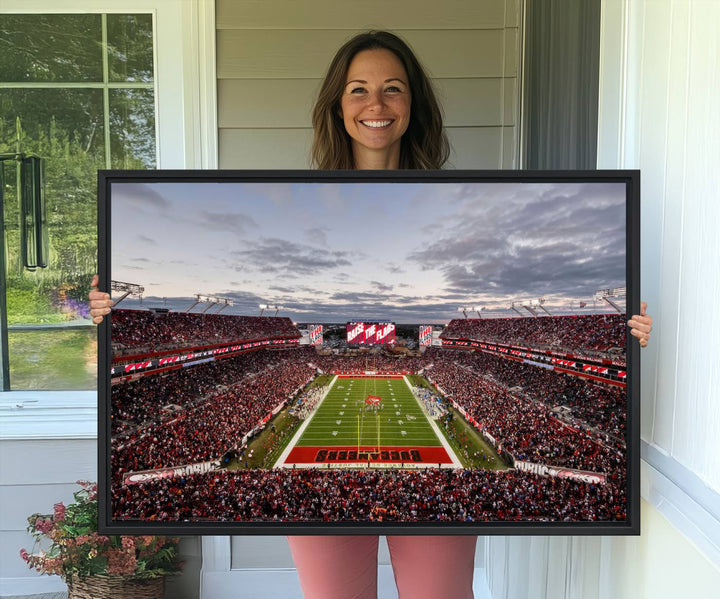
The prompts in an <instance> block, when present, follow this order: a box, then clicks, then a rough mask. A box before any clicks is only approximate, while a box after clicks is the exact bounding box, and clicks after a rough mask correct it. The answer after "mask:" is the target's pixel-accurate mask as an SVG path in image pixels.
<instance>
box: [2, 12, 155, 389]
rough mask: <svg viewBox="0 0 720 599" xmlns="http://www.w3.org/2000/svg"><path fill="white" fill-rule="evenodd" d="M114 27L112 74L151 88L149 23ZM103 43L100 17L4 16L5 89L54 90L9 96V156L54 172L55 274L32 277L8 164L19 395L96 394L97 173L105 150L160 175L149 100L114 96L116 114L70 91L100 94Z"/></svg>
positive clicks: (6, 206) (140, 95)
mask: <svg viewBox="0 0 720 599" xmlns="http://www.w3.org/2000/svg"><path fill="white" fill-rule="evenodd" d="M107 20H108V29H109V33H108V35H109V37H110V38H111V39H112V40H113V41H112V47H111V51H110V53H109V59H110V61H111V62H112V64H113V69H114V73H115V75H116V76H117V74H118V73H121V74H122V78H123V80H126V81H149V82H152V77H153V72H152V65H153V54H152V53H153V40H152V19H151V17H150V15H139V16H137V17H135V16H130V15H109V16H108V17H107ZM3 33H5V34H7V35H3ZM124 37H125V38H127V39H124ZM101 38H102V18H101V15H99V14H98V15H20V16H17V15H3V16H2V17H0V48H2V49H3V50H4V51H6V52H5V54H2V55H0V56H1V58H0V60H1V61H2V64H1V65H0V81H4V82H9V81H13V82H18V81H19V82H21V83H22V82H25V81H27V82H36V81H46V82H53V86H52V87H50V88H46V89H37V88H35V89H21V88H13V89H10V88H5V89H2V92H1V93H0V153H15V152H16V151H18V150H19V151H20V152H22V153H24V154H26V155H28V154H30V155H36V156H40V157H42V158H43V159H44V161H45V168H44V173H45V175H44V189H45V195H44V198H45V205H46V207H47V214H46V220H47V232H48V240H49V260H48V266H47V268H37V269H35V270H28V269H26V268H24V265H23V263H22V253H21V248H20V241H21V235H20V226H19V224H20V214H19V213H20V210H19V204H20V199H19V197H18V192H17V185H16V167H17V163H16V161H15V160H13V159H11V160H6V161H4V162H3V163H2V165H3V166H2V171H3V173H4V186H3V191H4V199H3V202H2V210H3V217H4V225H5V229H4V231H3V239H2V242H3V243H4V244H5V249H6V277H7V286H6V289H7V305H8V313H7V317H8V328H9V334H8V337H9V362H10V385H11V388H12V389H14V390H20V389H92V388H94V387H95V385H96V375H97V373H96V370H97V367H96V350H97V348H96V329H95V327H94V326H93V325H91V324H90V319H89V314H88V306H87V294H88V292H89V291H90V281H91V278H92V275H93V273H95V272H97V263H96V262H97V170H98V169H102V168H106V167H107V166H108V165H107V164H106V148H109V149H110V155H111V156H112V157H113V159H112V165H113V166H115V167H126V168H152V167H154V166H155V106H154V104H155V102H154V92H153V90H152V89H150V90H145V89H132V90H118V89H114V90H113V89H111V90H108V92H109V99H110V107H109V108H108V107H106V104H105V102H104V99H105V96H104V93H105V92H104V90H103V89H102V88H101V87H98V88H96V89H83V88H78V87H73V88H62V87H61V86H62V84H63V83H64V82H67V81H72V82H75V83H77V82H80V83H82V82H83V81H85V82H92V83H95V84H96V83H100V84H102V44H101ZM116 78H117V77H116ZM105 110H107V111H108V112H107V113H106V112H105ZM108 118H109V120H110V123H111V126H110V129H111V130H110V131H107V130H106V127H105V122H106V119H108ZM0 272H1V271H0Z"/></svg>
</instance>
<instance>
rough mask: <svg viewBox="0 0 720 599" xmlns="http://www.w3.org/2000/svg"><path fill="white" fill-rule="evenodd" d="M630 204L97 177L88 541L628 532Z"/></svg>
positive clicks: (169, 177)
mask: <svg viewBox="0 0 720 599" xmlns="http://www.w3.org/2000/svg"><path fill="white" fill-rule="evenodd" d="M639 188H640V180H639V172H637V171H591V172H582V171H571V172H544V171H542V172H538V171H527V172H522V171H519V172H518V171H507V172H506V171H492V172H486V171H477V172H476V171H442V172H437V171H430V172H411V171H402V172H399V171H339V172H322V171H285V172H278V171H253V172H248V171H101V172H100V175H99V238H100V277H101V286H100V288H101V289H102V290H108V291H111V292H112V296H113V300H114V303H115V305H114V308H113V311H112V313H111V315H110V316H109V317H108V318H106V319H105V321H104V322H103V323H102V325H101V326H100V336H99V339H100V341H99V347H100V376H99V401H100V409H99V471H100V481H101V485H100V522H99V525H100V528H101V530H102V531H103V532H107V533H143V534H145V533H147V534H149V533H166V534H349V533H350V534H363V533H368V534H371V533H372V534H378V533H380V534H433V533H437V534H441V533H442V534H533V535H538V534H543V535H545V534H563V535H568V534H639V530H640V522H639V507H640V506H639V422H640V418H639V397H638V388H639V387H638V385H639V369H638V366H639V364H638V358H639V347H638V344H637V343H636V342H635V343H634V342H633V338H632V337H631V336H630V335H629V329H628V327H627V320H628V318H629V316H628V315H629V314H633V313H638V311H639V303H640V300H639V288H638V287H639V280H640V273H639Z"/></svg>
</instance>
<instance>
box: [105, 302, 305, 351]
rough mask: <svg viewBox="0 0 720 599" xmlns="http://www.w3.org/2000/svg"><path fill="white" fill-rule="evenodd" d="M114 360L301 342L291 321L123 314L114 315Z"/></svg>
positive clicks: (282, 319)
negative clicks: (261, 341)
mask: <svg viewBox="0 0 720 599" xmlns="http://www.w3.org/2000/svg"><path fill="white" fill-rule="evenodd" d="M111 337H112V349H113V356H114V357H121V356H127V355H131V354H152V353H156V352H160V351H164V350H170V349H180V348H191V347H204V346H208V345H217V344H220V343H233V342H235V341H249V340H255V339H277V338H286V339H299V338H300V331H298V330H297V327H295V325H293V323H292V321H291V320H290V319H289V318H278V317H272V316H232V315H226V314H193V313H187V312H167V313H165V312H155V311H150V310H121V309H116V310H113V312H112V333H111Z"/></svg>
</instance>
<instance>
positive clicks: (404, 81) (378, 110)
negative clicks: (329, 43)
mask: <svg viewBox="0 0 720 599" xmlns="http://www.w3.org/2000/svg"><path fill="white" fill-rule="evenodd" d="M411 106H412V110H411ZM312 123H313V130H314V139H313V147H312V159H313V163H314V164H315V166H317V167H318V168H320V169H328V170H335V169H353V168H358V169H362V168H373V169H388V168H389V169H397V168H401V169H439V168H442V166H443V165H444V164H445V162H446V161H447V159H448V156H449V153H450V149H449V144H448V141H447V138H446V136H445V132H444V131H443V124H442V112H441V110H440V106H439V105H438V102H437V100H436V99H435V92H434V90H433V86H432V83H431V82H430V79H429V77H428V76H427V74H426V73H425V70H424V69H423V67H422V65H421V64H420V62H419V61H418V59H417V58H416V57H415V55H414V54H413V52H412V50H411V49H410V48H409V47H408V45H407V44H406V43H405V42H404V41H403V40H401V39H400V38H399V37H397V36H396V35H393V34H392V33H389V32H387V31H370V32H367V33H362V34H360V35H357V36H355V37H353V38H352V39H351V40H350V41H348V42H347V43H346V44H345V45H344V46H342V47H341V48H340V50H338V52H337V54H336V55H335V58H334V59H333V61H332V62H331V64H330V67H329V68H328V71H327V74H326V75H325V79H324V80H323V83H322V86H321V88H320V93H319V94H318V100H317V103H316V104H315V109H314V110H313V117H312ZM389 149H391V151H388V150H389ZM356 150H357V153H356Z"/></svg>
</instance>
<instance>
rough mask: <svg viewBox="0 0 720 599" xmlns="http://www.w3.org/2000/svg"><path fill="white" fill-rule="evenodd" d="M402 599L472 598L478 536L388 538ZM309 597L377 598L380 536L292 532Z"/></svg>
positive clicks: (295, 556)
mask: <svg viewBox="0 0 720 599" xmlns="http://www.w3.org/2000/svg"><path fill="white" fill-rule="evenodd" d="M387 541H388V547H389V549H390V559H391V561H392V566H393V572H394V573H395V584H396V585H397V588H398V596H399V599H472V597H473V592H472V582H473V572H474V567H475V564H474V562H475V544H476V543H477V537H474V536H453V537H447V536H445V537H443V536H428V537H410V536H407V537H406V536H401V537H396V536H391V537H388V538H387ZM288 542H289V543H290V551H291V552H292V555H293V560H294V561H295V566H296V567H297V571H298V575H299V576H300V584H301V586H302V590H303V594H304V595H305V599H375V598H376V597H377V555H378V537H376V536H351V537H342V536H322V537H318V536H293V537H288Z"/></svg>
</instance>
